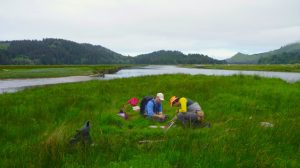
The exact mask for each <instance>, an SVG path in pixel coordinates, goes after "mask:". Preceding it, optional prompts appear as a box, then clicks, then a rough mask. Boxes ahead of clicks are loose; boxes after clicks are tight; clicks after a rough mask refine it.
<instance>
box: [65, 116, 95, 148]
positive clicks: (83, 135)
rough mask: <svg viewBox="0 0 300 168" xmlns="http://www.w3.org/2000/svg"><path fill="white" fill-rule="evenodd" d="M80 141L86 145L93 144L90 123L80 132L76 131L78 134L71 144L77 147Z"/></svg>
mask: <svg viewBox="0 0 300 168" xmlns="http://www.w3.org/2000/svg"><path fill="white" fill-rule="evenodd" d="M79 141H80V142H81V143H83V144H84V145H90V144H92V138H91V136H90V121H87V122H86V123H85V124H84V126H83V127H82V128H81V129H80V130H76V134H75V135H74V137H73V138H72V139H71V140H70V144H72V145H75V144H76V143H77V142H79Z"/></svg>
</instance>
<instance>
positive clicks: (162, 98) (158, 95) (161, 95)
mask: <svg viewBox="0 0 300 168" xmlns="http://www.w3.org/2000/svg"><path fill="white" fill-rule="evenodd" d="M156 97H158V98H159V99H160V100H165V99H164V94H162V93H157V95H156Z"/></svg>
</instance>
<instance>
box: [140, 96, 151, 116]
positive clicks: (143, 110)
mask: <svg viewBox="0 0 300 168" xmlns="http://www.w3.org/2000/svg"><path fill="white" fill-rule="evenodd" d="M152 99H153V96H145V97H143V99H142V101H141V104H140V113H141V115H145V107H146V105H147V103H148V102H149V101H150V100H152Z"/></svg>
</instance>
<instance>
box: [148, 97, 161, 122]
mask: <svg viewBox="0 0 300 168" xmlns="http://www.w3.org/2000/svg"><path fill="white" fill-rule="evenodd" d="M164 100H165V99H164V95H163V94H162V93H157V95H156V97H155V98H153V99H151V100H149V101H148V102H147V104H146V106H145V113H144V114H145V115H146V116H147V117H148V118H152V119H154V120H158V121H160V122H163V121H164V120H165V119H166V115H165V114H163V112H162V101H164Z"/></svg>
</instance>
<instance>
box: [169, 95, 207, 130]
mask: <svg viewBox="0 0 300 168" xmlns="http://www.w3.org/2000/svg"><path fill="white" fill-rule="evenodd" d="M170 105H171V107H172V106H176V107H180V109H177V118H178V120H179V121H180V122H181V123H182V125H183V126H184V127H186V126H187V124H190V126H191V125H193V126H200V124H203V122H204V112H203V111H202V109H201V107H200V105H199V103H198V102H195V101H193V100H191V99H189V98H185V97H181V98H179V97H176V96H173V97H171V98H170Z"/></svg>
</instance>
